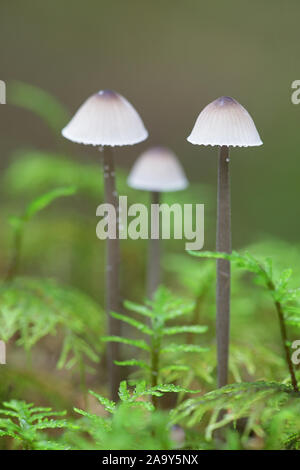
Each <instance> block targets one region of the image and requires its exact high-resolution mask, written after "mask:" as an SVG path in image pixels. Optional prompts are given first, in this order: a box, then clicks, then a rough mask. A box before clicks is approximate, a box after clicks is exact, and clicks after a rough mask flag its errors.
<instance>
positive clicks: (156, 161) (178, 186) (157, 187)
mask: <svg viewBox="0 0 300 470" xmlns="http://www.w3.org/2000/svg"><path fill="white" fill-rule="evenodd" d="M128 185H129V186H131V187H132V188H135V189H141V190H144V191H149V192H150V194H151V209H152V210H151V238H150V243H149V260H148V272H147V295H148V297H149V298H150V299H151V298H153V294H154V292H155V291H156V290H157V288H158V286H159V283H160V275H161V273H160V271H161V268H160V257H161V247H160V240H159V203H160V193H161V192H169V191H180V190H182V189H185V188H186V187H187V186H188V180H187V178H186V176H185V174H184V171H183V169H182V167H181V165H180V163H179V161H178V159H177V157H176V155H175V154H174V153H173V152H172V150H170V149H168V148H165V147H151V148H149V149H148V150H146V151H145V152H143V153H142V154H141V155H140V157H139V158H138V160H137V161H136V162H135V164H134V165H133V168H132V170H131V172H130V175H129V177H128Z"/></svg>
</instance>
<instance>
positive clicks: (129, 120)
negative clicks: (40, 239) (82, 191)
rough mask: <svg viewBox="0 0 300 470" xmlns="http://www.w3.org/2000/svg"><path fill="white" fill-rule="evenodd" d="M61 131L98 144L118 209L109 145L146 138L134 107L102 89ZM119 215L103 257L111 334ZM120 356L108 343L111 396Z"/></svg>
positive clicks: (116, 300) (108, 196) (114, 331)
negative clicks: (114, 230)
mask: <svg viewBox="0 0 300 470" xmlns="http://www.w3.org/2000/svg"><path fill="white" fill-rule="evenodd" d="M62 135H63V136H64V137H65V138H66V139H69V140H71V141H73V142H77V143H79V144H86V145H94V146H100V149H101V150H102V149H103V158H104V187H105V202H106V203H109V204H111V205H112V206H113V207H114V208H115V211H116V212H115V213H116V214H117V212H118V198H117V192H116V185H115V167H114V158H113V150H112V147H115V146H123V145H133V144H137V143H138V142H141V141H143V140H145V139H146V138H147V137H148V132H147V130H146V129H145V126H144V124H143V122H142V120H141V118H140V116H139V114H138V113H137V111H136V110H135V109H134V107H133V106H132V105H131V104H130V103H129V102H128V101H127V100H126V99H125V98H124V97H123V96H121V95H119V94H118V93H116V92H114V91H111V90H102V91H99V92H98V93H95V94H94V95H92V96H90V97H89V98H88V99H87V100H86V101H85V102H84V103H83V104H82V105H81V107H80V108H79V109H78V111H77V112H76V114H75V115H74V117H73V118H72V119H71V121H70V122H69V124H68V125H67V126H66V127H65V128H64V129H63V130H62ZM118 234H119V230H118V217H117V220H116V237H115V238H114V239H113V238H108V240H107V259H106V311H107V316H108V330H109V334H110V335H117V336H118V335H119V334H120V323H119V321H118V320H116V319H114V318H113V317H111V315H110V312H111V311H118V309H119V307H120V293H119V265H120V247H119V237H118ZM119 359H120V354H119V344H118V343H109V345H108V351H107V361H108V362H107V365H108V374H109V386H110V396H111V398H112V399H114V400H116V399H117V398H118V388H119V383H120V375H119V374H120V372H119V368H118V367H117V366H116V365H115V363H114V362H115V361H116V360H119Z"/></svg>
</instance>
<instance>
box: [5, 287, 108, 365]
mask: <svg viewBox="0 0 300 470" xmlns="http://www.w3.org/2000/svg"><path fill="white" fill-rule="evenodd" d="M103 319H104V314H103V312H102V311H101V310H100V308H99V307H98V306H97V304H96V303H95V302H94V301H93V300H91V299H90V298H89V297H88V296H86V295H85V294H83V293H81V292H79V291H78V290H77V289H74V288H70V287H67V286H63V287H62V286H59V285H58V284H57V283H56V282H55V281H53V280H48V279H44V280H41V279H32V278H16V279H15V280H13V281H10V282H2V283H1V284H0V331H1V338H2V339H3V340H4V341H9V340H10V339H11V338H12V337H13V336H14V335H15V334H16V333H17V334H18V339H17V344H18V345H20V346H22V347H24V348H25V349H26V350H27V351H29V350H30V349H31V348H32V347H33V346H34V345H35V344H36V343H37V342H38V341H39V340H41V339H42V338H43V337H45V336H46V335H49V334H52V335H55V334H57V331H58V330H59V331H62V333H63V345H62V351H61V355H60V358H59V360H58V367H59V368H61V367H64V366H66V367H68V368H71V367H73V366H74V365H75V364H80V363H81V362H82V360H83V358H84V357H86V358H89V359H90V360H92V361H93V362H97V361H98V353H99V350H100V343H99V340H98V338H99V336H100V335H101V334H102V332H103V327H104V324H103Z"/></svg>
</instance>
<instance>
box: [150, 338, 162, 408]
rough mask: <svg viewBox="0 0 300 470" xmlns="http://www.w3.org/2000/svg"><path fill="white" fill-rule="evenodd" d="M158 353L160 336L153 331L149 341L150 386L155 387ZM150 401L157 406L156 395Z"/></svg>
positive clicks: (156, 382)
mask: <svg viewBox="0 0 300 470" xmlns="http://www.w3.org/2000/svg"><path fill="white" fill-rule="evenodd" d="M159 355H160V338H159V337H158V336H157V335H156V334H155V333H154V335H153V337H152V341H151V387H156V386H157V384H158V371H159ZM152 403H153V405H154V406H155V408H157V406H158V397H155V396H154V395H152Z"/></svg>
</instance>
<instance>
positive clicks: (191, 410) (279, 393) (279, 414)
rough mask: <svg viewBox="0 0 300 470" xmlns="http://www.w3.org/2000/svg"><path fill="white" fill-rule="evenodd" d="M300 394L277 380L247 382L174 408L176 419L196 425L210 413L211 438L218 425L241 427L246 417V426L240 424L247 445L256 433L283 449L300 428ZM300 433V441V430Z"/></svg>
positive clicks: (272, 446)
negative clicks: (276, 381)
mask: <svg viewBox="0 0 300 470" xmlns="http://www.w3.org/2000/svg"><path fill="white" fill-rule="evenodd" d="M299 398H300V395H299V393H295V392H294V391H293V390H292V388H291V387H290V386H286V385H283V384H279V383H275V382H263V381H259V382H252V383H245V382H243V383H239V384H232V385H227V386H226V387H223V388H221V389H218V390H214V391H212V392H209V393H207V394H205V395H203V396H202V397H200V398H191V399H189V400H186V401H185V402H183V403H181V404H180V405H179V407H178V408H177V409H176V410H174V411H173V412H172V420H173V421H174V422H181V421H182V420H184V422H185V423H186V424H187V425H188V426H194V425H195V424H196V423H199V422H204V418H205V416H206V415H207V414H208V415H209V416H210V419H209V422H208V424H205V437H206V439H208V440H211V439H212V437H213V433H214V432H215V431H216V430H217V429H220V428H223V427H225V426H228V425H230V424H231V425H233V426H234V427H237V426H238V425H239V422H242V421H241V420H242V419H243V418H246V420H245V421H244V426H243V428H242V429H241V428H240V427H239V428H238V429H239V431H240V435H241V437H242V440H241V443H242V444H243V445H245V446H246V445H247V443H248V441H249V438H250V436H251V435H252V434H253V433H254V434H255V435H256V436H258V437H261V438H262V439H264V441H265V442H264V446H265V448H267V449H279V448H284V447H286V446H287V445H288V443H291V440H292V439H293V438H295V432H296V431H297V430H298V429H299V425H300V418H299V411H300V403H299ZM220 416H221V419H220ZM297 436H298V437H297V442H299V434H298V435H297Z"/></svg>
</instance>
